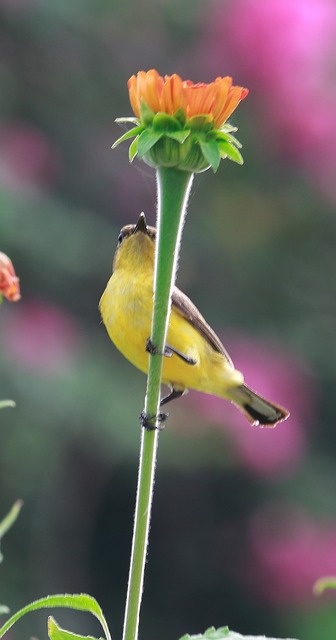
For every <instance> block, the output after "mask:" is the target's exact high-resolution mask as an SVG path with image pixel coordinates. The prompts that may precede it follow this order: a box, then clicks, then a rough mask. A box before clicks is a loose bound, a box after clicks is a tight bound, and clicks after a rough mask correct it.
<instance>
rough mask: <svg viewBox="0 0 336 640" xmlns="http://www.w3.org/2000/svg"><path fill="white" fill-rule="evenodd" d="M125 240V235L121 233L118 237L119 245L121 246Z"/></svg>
mask: <svg viewBox="0 0 336 640" xmlns="http://www.w3.org/2000/svg"><path fill="white" fill-rule="evenodd" d="M123 239H124V236H123V234H122V233H119V235H118V245H120V244H121V243H122V241H123Z"/></svg>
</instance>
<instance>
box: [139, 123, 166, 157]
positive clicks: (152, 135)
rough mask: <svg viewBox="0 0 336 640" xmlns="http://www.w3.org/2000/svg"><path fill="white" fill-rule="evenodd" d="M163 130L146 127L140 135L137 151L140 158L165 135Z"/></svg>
mask: <svg viewBox="0 0 336 640" xmlns="http://www.w3.org/2000/svg"><path fill="white" fill-rule="evenodd" d="M163 135H164V134H163V132H162V131H153V130H152V129H145V130H144V131H143V132H142V133H141V134H140V136H139V139H138V147H137V153H138V156H139V158H142V157H143V156H144V155H146V153H148V151H149V150H150V149H151V148H152V147H153V146H154V145H155V143H156V142H157V141H158V140H160V138H162V136H163Z"/></svg>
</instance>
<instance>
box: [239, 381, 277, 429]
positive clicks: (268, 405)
mask: <svg viewBox="0 0 336 640" xmlns="http://www.w3.org/2000/svg"><path fill="white" fill-rule="evenodd" d="M230 400H231V401H232V402H233V403H234V404H235V405H236V406H237V407H238V409H240V410H241V411H242V412H243V414H244V415H245V416H246V417H247V419H248V421H249V422H250V423H251V424H252V425H254V426H260V427H263V426H265V427H275V426H276V425H277V424H278V422H282V421H283V420H286V419H287V418H288V416H289V411H287V410H286V409H283V408H282V407H279V406H278V405H276V404H274V403H273V402H269V400H266V399H265V398H262V396H259V395H258V394H257V393H255V392H254V391H252V389H250V388H249V387H248V386H246V385H245V384H242V385H241V386H239V387H236V388H235V389H232V390H231V391H230Z"/></svg>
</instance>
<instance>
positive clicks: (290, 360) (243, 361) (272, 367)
mask: <svg viewBox="0 0 336 640" xmlns="http://www.w3.org/2000/svg"><path fill="white" fill-rule="evenodd" d="M224 344H225V346H226V347H227V348H228V351H229V353H230V355H231V356H232V358H233V361H234V364H235V367H236V368H237V369H238V370H239V371H242V372H243V373H244V376H245V380H246V382H247V384H248V385H250V386H251V387H252V388H253V389H255V390H256V391H257V392H258V393H260V394H261V395H263V396H265V397H266V398H268V399H270V400H273V401H274V402H276V403H277V404H280V405H282V406H284V407H286V408H287V409H289V411H290V414H291V415H290V417H289V419H288V420H287V421H286V422H284V423H281V424H279V425H278V426H277V427H276V428H275V429H266V428H265V429H260V428H259V427H251V426H249V424H248V422H247V421H246V418H245V417H244V416H243V415H242V414H241V413H240V411H238V409H236V408H235V407H234V406H233V405H231V404H229V403H228V402H226V401H225V400H222V399H221V398H216V397H213V396H209V395H205V394H193V396H192V403H193V406H194V407H195V406H196V407H197V409H200V410H201V412H202V413H203V416H204V419H206V420H207V422H210V424H212V425H213V426H214V427H215V428H216V429H218V430H220V431H222V432H223V434H224V435H226V436H227V435H229V437H230V438H231V439H232V443H233V448H234V452H235V454H236V456H237V458H238V460H239V461H240V462H241V463H242V464H243V465H244V466H245V467H246V468H247V469H249V470H250V471H252V472H253V473H255V474H257V475H259V476H277V475H283V474H286V473H289V472H290V471H291V469H292V468H293V467H294V466H295V464H296V463H297V462H298V460H299V459H300V458H301V457H302V456H303V454H304V452H305V448H306V433H305V432H306V429H307V427H308V425H309V424H310V423H311V419H312V414H313V412H314V393H313V388H312V383H311V381H310V380H309V376H308V374H307V371H305V370H304V367H303V365H302V364H301V363H300V362H298V361H297V360H296V359H295V358H294V357H293V356H291V355H290V354H284V353H283V351H281V352H279V351H278V350H277V349H271V348H266V346H265V345H263V344H258V343H257V342H256V341H255V342H254V341H252V340H249V339H248V338H246V337H239V336H236V337H235V338H233V337H231V339H227V337H226V339H225V340H224Z"/></svg>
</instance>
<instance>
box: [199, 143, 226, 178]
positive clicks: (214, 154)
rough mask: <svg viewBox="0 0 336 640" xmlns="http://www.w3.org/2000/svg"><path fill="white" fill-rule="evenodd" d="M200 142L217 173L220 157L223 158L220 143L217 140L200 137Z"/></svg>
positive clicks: (204, 153)
mask: <svg viewBox="0 0 336 640" xmlns="http://www.w3.org/2000/svg"><path fill="white" fill-rule="evenodd" d="M198 142H199V144H200V147H201V149H202V153H203V155H204V158H205V159H206V161H207V162H208V163H209V164H210V165H211V167H212V169H213V170H214V172H215V173H216V171H217V169H218V167H219V163H220V159H221V154H220V151H219V148H218V143H217V142H215V140H202V139H198Z"/></svg>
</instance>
